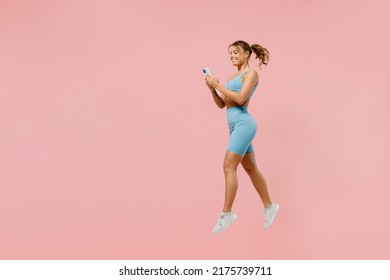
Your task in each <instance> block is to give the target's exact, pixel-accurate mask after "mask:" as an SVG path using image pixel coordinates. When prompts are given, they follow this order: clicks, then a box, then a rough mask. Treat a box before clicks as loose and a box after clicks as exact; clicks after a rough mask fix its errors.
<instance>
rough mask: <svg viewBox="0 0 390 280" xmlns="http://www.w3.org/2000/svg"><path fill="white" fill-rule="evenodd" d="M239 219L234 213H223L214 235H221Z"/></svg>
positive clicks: (220, 215)
mask: <svg viewBox="0 0 390 280" xmlns="http://www.w3.org/2000/svg"><path fill="white" fill-rule="evenodd" d="M236 219H237V215H236V214H234V213H233V212H229V213H224V212H221V213H220V214H219V218H218V222H217V224H216V225H215V227H214V229H213V233H220V232H222V231H224V230H225V229H227V228H228V227H229V226H230V225H231V224H232V223H233V222H234V221H235V220H236Z"/></svg>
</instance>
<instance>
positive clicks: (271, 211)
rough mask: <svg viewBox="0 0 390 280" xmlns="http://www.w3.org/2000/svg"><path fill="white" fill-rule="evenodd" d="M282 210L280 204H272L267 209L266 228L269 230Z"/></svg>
mask: <svg viewBox="0 0 390 280" xmlns="http://www.w3.org/2000/svg"><path fill="white" fill-rule="evenodd" d="M279 208H280V205H279V204H276V203H272V204H271V206H270V207H268V208H266V209H265V211H264V213H265V223H264V228H265V229H267V228H269V227H270V226H271V225H272V222H273V221H274V219H275V216H276V214H277V213H278V211H279Z"/></svg>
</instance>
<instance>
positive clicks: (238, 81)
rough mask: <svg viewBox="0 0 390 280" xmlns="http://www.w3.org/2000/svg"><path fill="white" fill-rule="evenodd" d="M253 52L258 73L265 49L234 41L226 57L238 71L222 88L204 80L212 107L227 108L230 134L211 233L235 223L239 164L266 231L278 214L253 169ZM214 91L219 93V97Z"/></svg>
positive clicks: (255, 81)
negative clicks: (221, 191) (259, 206)
mask: <svg viewBox="0 0 390 280" xmlns="http://www.w3.org/2000/svg"><path fill="white" fill-rule="evenodd" d="M252 52H254V53H255V54H256V59H259V61H260V64H259V67H260V69H261V65H262V64H265V65H267V64H268V60H269V52H268V50H267V49H265V48H263V47H261V46H260V45H258V44H254V45H252V46H250V45H249V44H248V43H247V42H244V41H236V42H234V43H233V44H231V45H230V46H229V55H230V59H231V61H232V64H233V65H234V66H236V67H237V73H235V74H234V75H233V76H232V77H231V78H230V79H229V80H228V81H227V82H226V84H225V85H224V86H223V85H221V84H220V83H219V81H218V79H217V78H215V77H213V76H210V75H208V76H206V85H207V86H208V88H209V89H210V91H211V94H212V96H213V99H214V102H215V104H216V105H217V106H218V107H219V108H221V109H222V108H224V107H225V106H226V108H227V117H228V123H229V130H230V139H229V144H228V147H227V151H226V154H225V159H224V163H223V169H224V173H225V203H224V206H223V209H222V212H221V213H220V215H219V218H218V221H217V224H216V225H215V227H214V229H213V232H214V233H220V232H222V231H224V230H225V229H226V228H228V227H229V225H231V224H232V223H233V222H234V221H235V220H236V219H237V215H236V214H235V213H233V212H232V206H233V202H234V198H235V196H236V192H237V188H238V181H237V166H238V165H239V164H240V163H241V165H242V167H243V168H244V169H245V171H246V172H247V173H248V175H249V177H250V179H251V181H252V183H253V186H254V187H255V189H256V191H257V193H258V194H259V196H260V198H261V200H262V202H263V204H264V208H265V223H264V228H265V229H267V228H269V227H270V225H271V224H272V222H273V220H274V218H275V216H276V214H277V212H278V210H279V205H278V204H276V203H272V201H271V198H270V196H269V193H268V189H267V183H266V181H265V179H264V176H263V175H262V174H261V173H260V171H259V170H258V168H257V166H256V160H255V153H254V149H253V146H252V140H253V138H254V136H255V134H256V128H257V126H256V122H255V120H254V119H253V118H252V117H251V116H250V115H249V114H248V105H249V102H250V98H251V97H252V95H253V92H254V91H255V90H256V87H257V84H258V79H259V77H258V74H257V72H256V71H255V70H252V69H251V68H250V67H249V58H250V56H251V54H252ZM216 90H218V91H219V92H220V93H221V96H220V95H218V93H217V91H216Z"/></svg>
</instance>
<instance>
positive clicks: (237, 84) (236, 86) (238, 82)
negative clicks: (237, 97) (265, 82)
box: [225, 72, 257, 98]
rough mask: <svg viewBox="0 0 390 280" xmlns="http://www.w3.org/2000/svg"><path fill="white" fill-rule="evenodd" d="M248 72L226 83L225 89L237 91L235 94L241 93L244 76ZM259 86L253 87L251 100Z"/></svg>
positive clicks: (250, 95)
mask: <svg viewBox="0 0 390 280" xmlns="http://www.w3.org/2000/svg"><path fill="white" fill-rule="evenodd" d="M246 73H248V72H244V73H242V74H240V75H237V76H236V77H234V78H233V79H231V80H229V81H227V82H226V84H225V87H226V88H227V89H229V90H232V91H235V92H240V90H241V88H242V76H244V75H245V74H246ZM256 88H257V84H256V85H255V86H254V87H253V89H252V91H251V93H250V94H249V98H251V97H252V95H253V92H254V91H255V90H256Z"/></svg>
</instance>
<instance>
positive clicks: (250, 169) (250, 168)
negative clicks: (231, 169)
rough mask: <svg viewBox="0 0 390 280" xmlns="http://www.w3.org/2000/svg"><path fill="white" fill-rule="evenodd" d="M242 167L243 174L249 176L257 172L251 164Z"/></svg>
mask: <svg viewBox="0 0 390 280" xmlns="http://www.w3.org/2000/svg"><path fill="white" fill-rule="evenodd" d="M242 167H243V168H244V170H245V172H246V173H248V174H249V175H250V174H254V173H256V172H257V168H256V166H254V165H252V164H248V165H243V166H242Z"/></svg>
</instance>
